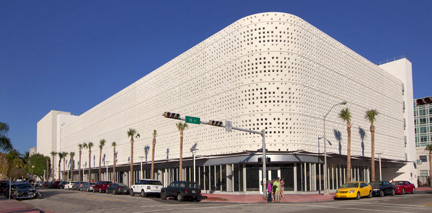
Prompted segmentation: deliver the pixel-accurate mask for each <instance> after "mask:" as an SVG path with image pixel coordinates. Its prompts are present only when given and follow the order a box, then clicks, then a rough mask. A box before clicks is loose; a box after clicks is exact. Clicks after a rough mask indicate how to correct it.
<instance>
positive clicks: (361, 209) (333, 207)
mask: <svg viewBox="0 0 432 213" xmlns="http://www.w3.org/2000/svg"><path fill="white" fill-rule="evenodd" d="M278 205H280V204H278ZM302 205H303V206H309V207H324V208H331V209H350V210H357V211H359V210H360V211H365V212H367V211H375V212H395V211H394V210H381V209H364V208H350V207H346V206H340V207H339V206H338V207H337V206H324V205H311V204H306V205H305V204H302ZM398 212H402V211H398ZM404 213H411V211H409V212H404Z"/></svg>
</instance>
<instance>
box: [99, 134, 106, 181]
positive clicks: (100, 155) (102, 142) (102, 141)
mask: <svg viewBox="0 0 432 213" xmlns="http://www.w3.org/2000/svg"><path fill="white" fill-rule="evenodd" d="M104 146H105V140H104V139H102V140H100V141H99V176H98V179H99V181H100V179H101V178H100V177H101V171H102V170H101V161H102V148H103V147H104Z"/></svg>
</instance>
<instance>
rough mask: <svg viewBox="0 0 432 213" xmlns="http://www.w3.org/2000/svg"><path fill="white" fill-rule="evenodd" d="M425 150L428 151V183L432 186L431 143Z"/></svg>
mask: <svg viewBox="0 0 432 213" xmlns="http://www.w3.org/2000/svg"><path fill="white" fill-rule="evenodd" d="M425 150H427V151H429V184H430V187H431V188H432V179H431V178H432V161H431V159H432V144H428V145H427V146H426V148H425Z"/></svg>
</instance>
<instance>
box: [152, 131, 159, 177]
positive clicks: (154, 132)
mask: <svg viewBox="0 0 432 213" xmlns="http://www.w3.org/2000/svg"><path fill="white" fill-rule="evenodd" d="M156 135H157V132H156V130H153V142H152V145H153V148H152V164H151V173H150V174H151V175H150V179H153V173H154V153H155V146H156Z"/></svg>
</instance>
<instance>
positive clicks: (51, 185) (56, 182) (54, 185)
mask: <svg viewBox="0 0 432 213" xmlns="http://www.w3.org/2000/svg"><path fill="white" fill-rule="evenodd" d="M59 184H60V181H51V183H50V184H49V186H48V187H49V188H52V189H58V188H59Z"/></svg>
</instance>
